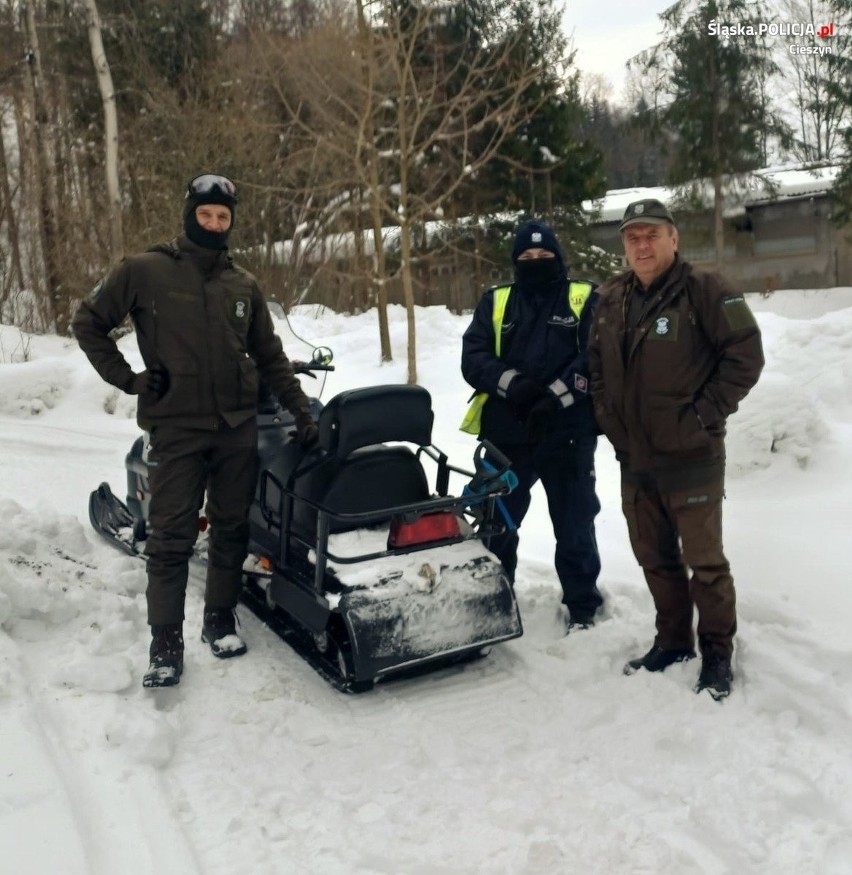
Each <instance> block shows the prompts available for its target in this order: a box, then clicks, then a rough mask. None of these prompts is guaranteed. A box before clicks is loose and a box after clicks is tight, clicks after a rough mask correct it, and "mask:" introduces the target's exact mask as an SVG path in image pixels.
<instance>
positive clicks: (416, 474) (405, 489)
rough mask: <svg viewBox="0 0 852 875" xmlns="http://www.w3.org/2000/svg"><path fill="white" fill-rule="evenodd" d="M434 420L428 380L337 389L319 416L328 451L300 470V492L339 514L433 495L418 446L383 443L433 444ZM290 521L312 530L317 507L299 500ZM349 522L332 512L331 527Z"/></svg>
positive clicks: (339, 528)
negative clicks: (418, 383) (424, 384)
mask: <svg viewBox="0 0 852 875" xmlns="http://www.w3.org/2000/svg"><path fill="white" fill-rule="evenodd" d="M432 422H433V413H432V399H431V396H430V395H429V393H428V391H427V390H426V389H424V388H423V387H422V386H408V385H390V386H370V387H368V388H364V389H353V390H351V391H348V392H342V393H340V394H339V395H336V396H335V397H334V398H332V399H331V401H329V403H328V404H327V405H326V406H325V407H324V408H323V410H322V413H321V414H320V416H319V423H318V424H319V443H320V447H321V448H322V449H323V450H324V451H325V456H324V458H323V459H322V461H320V462H319V463H317V464H315V465H313V466H311V467H310V468H309V469H307V470H306V471H305V473H304V474H300V475H297V476H296V478H295V482H294V484H293V488H294V492H295V494H296V496H297V497H299V498H307V499H308V500H310V501H313V502H316V503H317V504H320V505H322V506H324V507H326V508H328V509H329V510H330V511H331V512H332V513H333V514H334V513H336V514H349V513H366V512H371V511H380V510H382V509H383V508H390V507H396V506H399V505H405V504H413V503H416V502H419V501H425V500H426V499H428V498H429V497H430V494H429V485H428V482H427V479H426V473H425V472H424V470H423V467H422V465H421V464H420V461H419V459H418V458H417V456H416V455H415V453H413V452H412V451H411V449H410V448H409V447H406V446H399V445H396V446H384V442H385V441H400V442H405V443H411V444H415V445H416V446H418V447H421V446H429V445H430V444H431V443H432ZM377 522H378V521H377ZM292 524H293V528H294V530H295V531H297V532H298V533H299V534H301V535H302V536H303V537H307V536H309V534H311V533H313V532H315V531H316V511H315V510H314V509H313V508H311V507H309V506H308V505H306V504H305V503H304V502H300V501H298V500H297V501H296V502H295V507H294V509H293V522H292ZM351 528H354V526H352V525H348V524H347V523H346V522H345V521H343V520H335V519H334V518H332V519H331V524H330V531H331V532H343V531H347V530H348V529H351Z"/></svg>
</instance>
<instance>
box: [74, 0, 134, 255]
mask: <svg viewBox="0 0 852 875" xmlns="http://www.w3.org/2000/svg"><path fill="white" fill-rule="evenodd" d="M83 5H84V6H85V9H86V24H87V27H88V31H89V45H90V47H91V50H92V63H93V64H94V65H95V73H96V74H97V77H98V88H99V89H100V93H101V101H102V102H103V107H104V165H105V171H106V187H107V200H108V212H109V229H110V253H111V255H112V258H113V260H117V259H118V258H119V257H120V256H121V255H122V254H123V251H124V234H123V232H122V222H121V191H120V189H119V184H118V113H117V111H116V106H115V87H114V86H113V83H112V73H111V72H110V68H109V63H108V62H107V57H106V52H105V51H104V42H103V38H102V37H101V19H100V15H99V14H98V4H97V2H96V0H83Z"/></svg>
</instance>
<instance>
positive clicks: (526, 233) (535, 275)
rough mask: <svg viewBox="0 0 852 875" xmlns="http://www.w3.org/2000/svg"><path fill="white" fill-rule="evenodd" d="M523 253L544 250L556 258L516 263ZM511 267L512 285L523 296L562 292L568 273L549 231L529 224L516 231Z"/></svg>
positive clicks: (535, 223)
mask: <svg viewBox="0 0 852 875" xmlns="http://www.w3.org/2000/svg"><path fill="white" fill-rule="evenodd" d="M527 249H546V250H547V251H548V252H552V253H553V254H554V255H555V256H556V257H555V258H532V259H529V260H525V261H518V256H519V255H520V254H521V253H522V252H525V251H526V250H527ZM512 263H513V264H514V266H515V282H516V283H517V285H518V288H520V290H521V291H523V292H530V293H532V294H536V293H541V292H549V291H553V290H563V289H564V288H565V283H566V281H567V279H568V271H567V268H566V266H565V259H564V258H563V256H562V249H561V247H560V246H559V241H558V240H557V239H556V234H554V233H553V229H552V228H551V227H550V226H549V225H546V224H545V223H544V222H539V221H536V220H533V221H530V222H525V223H524V224H523V225H521V227H520V228H518V233H517V234H516V235H515V243H514V245H513V246H512Z"/></svg>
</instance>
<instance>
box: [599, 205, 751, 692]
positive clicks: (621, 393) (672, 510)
mask: <svg viewBox="0 0 852 875" xmlns="http://www.w3.org/2000/svg"><path fill="white" fill-rule="evenodd" d="M621 236H622V242H623V244H624V251H625V254H626V257H627V263H628V265H629V268H630V269H629V270H627V271H626V272H624V273H622V274H621V275H619V276H617V277H615V278H614V279H612V280H610V281H609V282H607V283H606V284H605V285H604V286H602V287H601V289H600V290H599V291H600V298H601V300H600V304H599V306H598V309H597V312H596V315H595V323H594V326H593V328H592V338H591V341H590V344H589V366H590V373H591V390H592V399H593V403H594V410H595V416H596V418H597V421H598V424H599V425H600V427H601V429H602V430H603V431H604V433H605V434H606V436H607V437H608V438H609V440H610V442H611V443H612V445H613V446H614V448H615V453H616V457H617V458H618V460H619V462H620V463H621V495H622V507H623V511H624V515H625V518H626V520H627V527H628V531H629V533H630V542H631V546H632V547H633V552H634V554H635V556H636V559H637V561H638V562H639V564H640V565H641V566H642V569H643V571H644V573H645V579H646V581H647V583H648V587H649V589H650V591H651V595H652V596H653V599H654V605H655V607H656V611H657V634H656V638H655V640H654V645H653V647H652V648H651V649H650V650H649V651H648V653H646V654H645V655H644V656H641V657H638V658H636V659H632V660H630V661H629V662H628V663H627V665H626V666H625V672H626V673H627V674H633V673H634V672H636V671H638V670H639V669H642V668H644V669H646V670H647V671H652V672H655V671H663V670H664V669H666V668H667V667H668V666H670V665H672V664H673V663H676V662H682V661H684V660H686V659H691V658H692V657H694V656H695V649H694V647H695V639H694V635H693V629H692V622H693V608H696V609H697V612H698V644H699V648H700V650H701V656H702V666H701V673H700V676H699V679H698V683H697V685H696V692H700V691H701V690H705V689H706V690H708V691H709V692H710V694H711V695H712V696H713V697H714V698H717V699H718V698H722V697H724V696H727V695H728V694H729V693H730V690H731V682H732V680H733V672H732V669H731V656H732V653H733V639H734V634H735V632H736V625H737V621H736V607H735V604H736V596H735V592H734V581H733V578H732V577H731V572H730V566H729V564H728V560H727V559H726V558H725V555H724V552H723V550H722V499H723V496H724V488H725V440H724V438H725V421H726V419H727V417H728V416H729V415H730V414H732V413H733V412H734V411H735V410H736V409H737V406H738V404H739V402H740V401H742V399H743V398H744V397H745V396H746V394H747V393H748V391H749V390H750V389H751V387H752V386H754V384H755V383H756V382H757V379H758V377H759V375H760V372H761V370H762V368H763V350H762V346H761V340H760V331H759V329H758V327H757V323H756V322H755V320H754V317H753V316H752V313H751V311H750V310H749V307H748V305H747V304H746V302H745V299H744V298H743V295H742V294H739V293H737V292H736V291H734V290H733V289H732V288H731V287H730V286H729V285H728V284H727V283H726V282H725V280H724V279H723V278H722V277H720V276H718V275H716V274H709V273H703V272H701V271H698V270H696V269H694V268H693V267H692V266H691V265H690V264H688V263H687V262H686V261H683V260H682V259H681V258H680V257H679V256H678V251H677V250H678V231H677V228H676V227H675V223H674V219H673V218H672V215H671V213H670V212H669V211H668V209H667V208H666V207H665V206H664V205H663V204H662V203H660V202H659V201H658V200H653V199H649V200H641V201H636V202H634V203H631V204H630V205H629V206H628V207H627V210H626V211H625V213H624V218H623V221H622V223H621ZM687 567H688V568H690V569H691V570H692V576H691V577H690V575H689V573H688V571H687Z"/></svg>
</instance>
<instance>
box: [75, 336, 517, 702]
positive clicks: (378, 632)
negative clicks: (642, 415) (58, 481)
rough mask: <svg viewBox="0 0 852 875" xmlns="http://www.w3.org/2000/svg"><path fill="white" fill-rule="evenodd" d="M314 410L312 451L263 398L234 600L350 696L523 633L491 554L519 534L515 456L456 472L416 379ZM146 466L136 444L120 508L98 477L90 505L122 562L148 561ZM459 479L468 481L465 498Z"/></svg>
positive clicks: (478, 461) (491, 456) (482, 460)
mask: <svg viewBox="0 0 852 875" xmlns="http://www.w3.org/2000/svg"><path fill="white" fill-rule="evenodd" d="M330 361H331V354H330V351H328V350H327V349H326V348H320V349H318V350H315V351H314V355H313V357H312V359H311V360H310V361H308V362H295V363H294V368H295V370H296V372H297V373H301V374H309V375H311V376H314V372H315V371H322V370H333V369H334V368H333V366H331V365H330ZM311 406H312V412H313V414H314V416H315V418H316V420H317V425H318V428H319V446H318V448H317V449H316V450H315V451H309V452H305V451H304V450H303V449H302V448H301V447H300V446H299V445H298V443H297V442H296V440H295V430H294V429H295V424H294V421H293V417H292V416H291V414H290V413H289V412H288V411H286V410H283V409H282V408H281V407H280V406H279V405H278V403H277V401H276V400H274V399H273V398H272V397H271V396H270V397H269V398H265V399H264V400H263V402H262V403H261V404H260V405H259V408H258V451H259V455H260V474H259V478H258V483H257V488H256V492H255V498H254V502H253V503H252V506H251V510H250V514H249V526H250V535H249V557H248V559H247V560H246V564H245V566H244V572H245V574H244V586H243V591H242V595H241V600H242V601H243V603H244V604H246V605H247V606H248V607H249V608H250V609H251V610H252V611H253V612H254V613H256V614H257V615H258V616H259V617H260V618H261V619H262V620H263V621H264V622H265V623H266V624H267V625H268V626H269V627H270V628H272V629H273V630H274V631H275V632H277V633H278V634H279V635H280V636H281V637H282V638H283V639H284V640H285V641H286V642H287V643H288V644H290V645H291V646H292V647H293V648H294V649H295V650H296V651H297V652H298V653H299V654H300V655H301V656H302V657H303V658H305V659H306V660H307V661H308V662H309V663H310V664H311V665H312V666H313V667H314V668H315V669H317V670H318V671H319V672H320V673H321V674H322V675H323V676H324V677H325V678H326V679H327V680H328V681H330V682H331V683H332V684H333V685H334V686H335V687H337V688H338V689H340V690H344V691H347V692H360V691H362V690H366V689H369V688H371V687H372V686H373V685H374V683H375V682H376V681H378V680H382V679H385V678H388V677H392V676H398V675H401V674H412V673H417V672H419V671H422V670H427V669H430V668H433V667H435V666H437V665H439V664H446V663H448V662H454V661H459V660H464V659H469V658H474V657H476V656H479V655H484V654H485V653H487V652H488V650H490V648H491V646H492V645H493V644H496V643H499V642H503V641H507V640H510V639H512V638H517V637H519V636H520V635H522V634H523V629H522V625H521V618H520V614H519V610H518V604H517V601H516V599H515V594H514V590H513V588H512V585H511V584H510V582H509V580H508V578H507V576H506V573H505V570H504V569H503V566H502V565H501V564H500V562H499V561H498V560H497V559H496V557H495V556H494V555H493V554H491V553H490V552H489V551H488V550H487V549H486V546H485V545H486V544H487V542H488V539H489V538H491V537H493V536H495V535H497V534H500V533H501V532H503V531H505V530H506V527H507V526H509V527H510V526H511V525H512V523H511V520H510V518H509V517H508V515H507V514H506V513H505V511H504V509H503V507H502V502H501V500H500V499H501V496H503V495H506V494H507V493H508V492H509V491H510V490H511V489H512V488H513V487H514V485H515V484H516V483H517V479H516V478H515V475H514V473H513V472H512V471H511V463H510V461H509V460H508V459H507V458H505V456H503V455H502V454H501V453H500V452H499V451H498V450H497V449H496V448H495V447H494V446H493V445H491V444H489V443H488V442H487V441H483V442H481V443H480V444H479V445H478V446H477V448H476V450H475V452H474V457H473V468H474V470H473V471H470V470H466V469H464V468H459V467H456V466H454V465H452V464H450V462H449V460H448V458H447V456H446V455H445V454H444V453H443V452H441V450H439V449H438V448H437V447H435V446H433V445H432V423H433V411H432V404H431V396H430V395H429V392H428V391H427V390H426V389H425V388H423V387H422V386H415V385H383V386H372V387H368V388H362V389H353V390H349V391H344V392H341V393H340V394H338V395H336V396H335V397H333V398H332V399H331V400H330V401H329V402H328V404H326V405H325V406H323V405H322V404H321V403H320V402H319V401H318V399H316V398H311ZM411 445H413V447H414V449H412V446H411ZM486 455H487V457H488V459H486ZM150 464H151V463H150V462H149V460H148V458H147V440H146V436H145V435H142V436H140V437H139V438H137V439H136V441H135V442H134V444H133V446H132V448H131V450H130V452H129V453H128V455H127V457H126V459H125V468H126V471H127V502H126V504H125V503H123V502H122V501H120V499H118V498H117V497H116V496H115V495H114V494H113V493H112V491H111V489H110V487H109V485H108V484H107V483H102V484H101V485H100V486H99V487H98V488H97V489H96V490H95V491H94V492H92V493H91V496H90V499H89V517H90V520H91V523H92V525H93V526H94V528H95V529H96V530H97V531H98V532H99V533H100V534H101V535H103V536H104V537H106V538H107V539H108V540H109V541H110V542H111V543H112V544H114V545H115V546H117V547H119V548H120V549H122V550H124V551H125V552H127V553H129V554H131V555H137V556H144V554H143V552H142V548H143V547H144V542H145V539H146V536H147V516H148V502H149V499H150V486H149V482H148V475H149V466H150ZM427 465H428V467H434V469H435V474H434V478H435V479H434V487H433V488H431V489H430V486H429V484H428V479H427V475H426V468H427ZM453 474H455V475H460V476H461V477H462V478H463V480H466V481H467V482H466V483H465V485H464V486H463V488H462V490H461V493H460V494H459V495H452V494H450V490H449V482H450V477H451V475H453ZM199 529H200V531H202V532H203V531H204V530H205V529H206V519H205V518H204V516H203V515H201V516H200V517H199ZM203 543H204V536H202V537H201V538H200V539H199V544H200V545H202V546H201V548H200V550H201V552H202V553H203Z"/></svg>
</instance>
